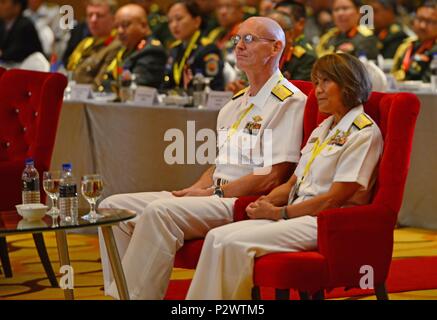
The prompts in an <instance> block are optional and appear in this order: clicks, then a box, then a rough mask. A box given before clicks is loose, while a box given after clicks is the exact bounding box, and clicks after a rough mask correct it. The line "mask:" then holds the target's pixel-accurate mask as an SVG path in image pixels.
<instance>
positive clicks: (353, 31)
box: [316, 0, 379, 60]
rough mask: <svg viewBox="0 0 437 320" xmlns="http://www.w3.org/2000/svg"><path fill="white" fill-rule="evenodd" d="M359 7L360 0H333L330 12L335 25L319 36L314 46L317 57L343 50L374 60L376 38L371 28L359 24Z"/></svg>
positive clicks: (375, 55)
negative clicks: (318, 40)
mask: <svg viewBox="0 0 437 320" xmlns="http://www.w3.org/2000/svg"><path fill="white" fill-rule="evenodd" d="M360 7H361V1H360V0H334V2H333V5H332V14H333V18H334V23H335V27H334V28H332V29H330V30H329V31H328V32H327V33H325V34H324V35H323V36H322V37H321V38H320V42H319V44H318V45H317V47H316V52H317V55H318V56H319V57H321V56H323V55H325V54H327V53H332V52H345V53H350V54H352V55H354V56H356V57H359V56H363V55H365V56H366V57H367V58H368V59H371V60H376V58H377V56H378V53H379V51H378V46H377V44H378V39H377V38H376V37H375V36H374V35H373V32H372V30H370V29H369V28H368V27H366V26H364V25H360V18H361V14H360Z"/></svg>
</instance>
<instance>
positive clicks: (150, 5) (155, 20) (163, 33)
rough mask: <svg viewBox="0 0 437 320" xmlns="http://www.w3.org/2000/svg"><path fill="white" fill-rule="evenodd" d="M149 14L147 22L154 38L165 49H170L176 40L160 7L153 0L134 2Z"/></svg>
mask: <svg viewBox="0 0 437 320" xmlns="http://www.w3.org/2000/svg"><path fill="white" fill-rule="evenodd" d="M132 2H133V3H136V4H139V5H140V6H142V7H143V8H144V10H146V12H147V21H148V23H149V27H150V29H151V31H152V37H153V38H154V39H158V40H159V41H161V43H162V44H163V45H164V47H165V48H169V47H170V45H171V44H172V43H173V42H174V40H175V39H174V38H173V36H172V34H171V32H170V30H169V29H168V21H167V16H166V15H165V14H164V13H163V12H162V10H161V8H160V7H159V5H158V4H157V3H156V2H154V1H153V0H133V1H132Z"/></svg>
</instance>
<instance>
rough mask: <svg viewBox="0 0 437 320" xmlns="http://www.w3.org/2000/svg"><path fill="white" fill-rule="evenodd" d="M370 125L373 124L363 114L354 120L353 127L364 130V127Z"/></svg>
mask: <svg viewBox="0 0 437 320" xmlns="http://www.w3.org/2000/svg"><path fill="white" fill-rule="evenodd" d="M372 124H373V121H372V120H371V119H370V118H369V117H368V116H366V115H365V114H364V113H362V114H360V115H359V116H358V117H356V118H355V120H354V126H355V127H357V128H358V129H359V130H361V129H364V128H365V127H368V126H371V125H372Z"/></svg>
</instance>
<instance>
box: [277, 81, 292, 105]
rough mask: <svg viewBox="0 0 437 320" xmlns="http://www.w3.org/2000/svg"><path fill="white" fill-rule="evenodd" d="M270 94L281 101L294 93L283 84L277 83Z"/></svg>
mask: <svg viewBox="0 0 437 320" xmlns="http://www.w3.org/2000/svg"><path fill="white" fill-rule="evenodd" d="M272 94H273V95H274V96H275V97H276V98H278V99H279V100H281V101H284V100H285V99H287V98H288V97H291V96H292V95H293V94H294V93H293V91H291V90H290V89H288V88H287V87H286V86H284V85H283V84H277V85H276V86H275V87H274V88H273V90H272Z"/></svg>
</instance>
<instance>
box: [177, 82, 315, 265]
mask: <svg viewBox="0 0 437 320" xmlns="http://www.w3.org/2000/svg"><path fill="white" fill-rule="evenodd" d="M291 83H292V84H294V85H295V86H296V87H298V88H299V89H300V90H301V91H302V92H303V93H305V94H306V95H308V96H309V97H308V99H309V100H311V101H312V102H311V103H307V105H306V107H305V112H304V125H303V130H304V135H303V141H302V147H303V146H304V145H305V144H306V141H307V139H308V138H309V136H310V134H311V132H312V131H313V130H314V129H315V127H316V126H317V117H318V109H317V103H316V102H315V101H316V100H315V96H314V95H312V96H311V95H310V92H311V90H312V89H313V85H312V83H311V82H308V81H302V80H293V81H291ZM254 199H256V197H255V198H254ZM238 212H239V213H244V210H239V211H238ZM237 219H238V220H241V218H239V217H237ZM202 245H203V239H195V240H188V241H185V243H184V245H183V246H182V248H180V249H179V250H178V252H177V253H176V257H175V262H174V266H175V267H177V268H186V269H195V268H196V266H197V262H198V261H199V257H200V252H201V251H202Z"/></svg>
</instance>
